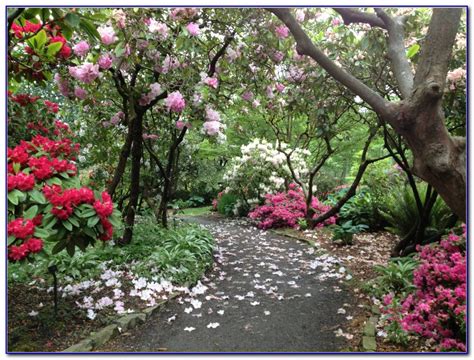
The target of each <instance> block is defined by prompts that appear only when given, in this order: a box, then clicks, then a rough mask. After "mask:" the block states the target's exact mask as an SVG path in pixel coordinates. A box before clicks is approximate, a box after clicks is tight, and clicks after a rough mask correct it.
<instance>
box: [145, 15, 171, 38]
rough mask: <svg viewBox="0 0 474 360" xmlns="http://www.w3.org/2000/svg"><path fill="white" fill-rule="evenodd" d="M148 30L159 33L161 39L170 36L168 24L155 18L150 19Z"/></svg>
mask: <svg viewBox="0 0 474 360" xmlns="http://www.w3.org/2000/svg"><path fill="white" fill-rule="evenodd" d="M148 31H150V32H151V33H153V34H154V33H158V38H159V39H161V40H166V39H167V38H168V31H169V29H168V26H167V25H166V24H165V23H162V22H159V21H156V20H155V19H150V23H149V25H148Z"/></svg>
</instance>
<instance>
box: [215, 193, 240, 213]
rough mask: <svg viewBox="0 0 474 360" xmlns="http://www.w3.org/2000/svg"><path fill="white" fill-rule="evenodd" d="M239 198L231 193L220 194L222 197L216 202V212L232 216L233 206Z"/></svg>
mask: <svg viewBox="0 0 474 360" xmlns="http://www.w3.org/2000/svg"><path fill="white" fill-rule="evenodd" d="M238 201H239V198H238V196H237V195H235V194H232V193H227V194H222V197H221V198H220V199H219V201H218V203H217V212H218V213H219V214H222V215H224V216H234V215H235V214H234V208H235V206H236V205H237V202H238Z"/></svg>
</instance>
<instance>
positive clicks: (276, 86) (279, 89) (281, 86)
mask: <svg viewBox="0 0 474 360" xmlns="http://www.w3.org/2000/svg"><path fill="white" fill-rule="evenodd" d="M275 89H276V90H277V91H278V92H280V93H282V92H283V90H285V85H283V84H280V83H276V84H275Z"/></svg>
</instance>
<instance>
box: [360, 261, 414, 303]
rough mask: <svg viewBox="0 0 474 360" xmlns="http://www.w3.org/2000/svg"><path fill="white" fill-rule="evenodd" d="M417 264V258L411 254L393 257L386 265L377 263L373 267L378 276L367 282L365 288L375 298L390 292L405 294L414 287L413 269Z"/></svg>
mask: <svg viewBox="0 0 474 360" xmlns="http://www.w3.org/2000/svg"><path fill="white" fill-rule="evenodd" d="M418 265H419V262H418V260H416V259H415V258H413V257H411V256H407V257H403V258H393V259H391V260H390V262H389V263H388V264H387V265H386V266H382V265H377V266H375V267H374V269H375V271H377V273H379V276H377V277H376V278H375V279H373V280H372V281H370V282H369V283H368V286H367V287H366V290H368V291H369V292H370V293H371V294H372V295H374V296H375V297H377V298H382V297H383V296H384V295H386V294H390V293H392V294H394V295H396V296H399V295H402V294H403V295H406V294H408V293H410V292H412V291H413V290H414V289H415V286H414V285H413V271H414V270H415V269H416V268H417V266H418Z"/></svg>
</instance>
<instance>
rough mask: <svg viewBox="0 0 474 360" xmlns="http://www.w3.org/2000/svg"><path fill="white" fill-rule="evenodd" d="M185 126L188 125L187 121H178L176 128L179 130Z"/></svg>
mask: <svg viewBox="0 0 474 360" xmlns="http://www.w3.org/2000/svg"><path fill="white" fill-rule="evenodd" d="M185 126H186V123H185V122H184V121H181V120H178V121H176V128H177V129H178V130H183V128H184V127H185Z"/></svg>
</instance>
